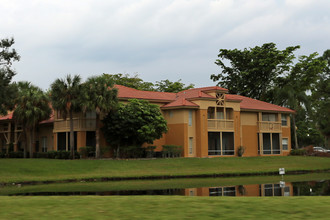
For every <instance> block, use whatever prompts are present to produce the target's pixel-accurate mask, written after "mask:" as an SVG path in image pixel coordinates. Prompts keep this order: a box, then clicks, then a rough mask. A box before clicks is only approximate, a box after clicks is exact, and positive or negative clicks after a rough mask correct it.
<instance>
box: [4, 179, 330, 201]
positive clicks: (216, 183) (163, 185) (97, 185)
mask: <svg viewBox="0 0 330 220" xmlns="http://www.w3.org/2000/svg"><path fill="white" fill-rule="evenodd" d="M329 179H330V173H312V174H302V175H288V176H287V175H286V176H285V177H284V181H285V182H300V181H317V180H329ZM280 180H281V177H280V176H250V177H235V178H233V177H227V178H194V179H189V178H188V179H165V180H130V181H110V182H78V183H57V184H40V185H26V186H21V187H17V186H16V185H9V186H6V187H0V195H13V194H23V193H34V192H107V191H120V190H156V189H157V190H161V189H184V188H199V187H220V186H235V185H249V184H265V183H278V182H279V181H280ZM0 199H1V198H0Z"/></svg>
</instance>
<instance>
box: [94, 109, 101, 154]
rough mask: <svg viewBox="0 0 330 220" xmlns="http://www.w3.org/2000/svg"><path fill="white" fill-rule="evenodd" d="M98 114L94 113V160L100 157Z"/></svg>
mask: <svg viewBox="0 0 330 220" xmlns="http://www.w3.org/2000/svg"><path fill="white" fill-rule="evenodd" d="M99 121H100V114H97V113H96V123H95V125H96V131H95V139H96V140H95V142H96V143H95V145H96V146H95V158H100V156H101V151H100V128H99V127H100V123H99Z"/></svg>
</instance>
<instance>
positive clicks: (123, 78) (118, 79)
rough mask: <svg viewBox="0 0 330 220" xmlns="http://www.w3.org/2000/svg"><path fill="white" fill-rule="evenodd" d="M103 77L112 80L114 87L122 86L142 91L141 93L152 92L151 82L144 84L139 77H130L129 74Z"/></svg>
mask: <svg viewBox="0 0 330 220" xmlns="http://www.w3.org/2000/svg"><path fill="white" fill-rule="evenodd" d="M103 75H104V76H105V77H107V78H108V79H109V80H112V81H113V82H114V84H116V85H122V86H127V87H130V88H134V89H138V90H143V91H153V90H154V88H153V86H154V85H153V83H151V82H144V81H143V80H142V79H141V78H139V76H138V75H137V74H136V75H133V76H130V75H129V74H125V75H124V74H121V73H118V74H106V73H104V74H103Z"/></svg>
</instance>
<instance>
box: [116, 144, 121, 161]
mask: <svg viewBox="0 0 330 220" xmlns="http://www.w3.org/2000/svg"><path fill="white" fill-rule="evenodd" d="M116 154H117V156H116V158H117V159H119V155H120V154H119V144H118V145H117V152H116Z"/></svg>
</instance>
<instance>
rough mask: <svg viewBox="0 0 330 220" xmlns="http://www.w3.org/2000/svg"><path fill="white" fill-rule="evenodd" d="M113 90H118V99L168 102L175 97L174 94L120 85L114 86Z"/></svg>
mask: <svg viewBox="0 0 330 220" xmlns="http://www.w3.org/2000/svg"><path fill="white" fill-rule="evenodd" d="M115 88H117V89H118V98H119V99H147V100H158V101H162V102H164V101H165V102H170V101H173V100H174V99H175V97H176V93H171V92H154V91H142V90H137V89H133V88H129V87H126V86H122V85H115Z"/></svg>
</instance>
